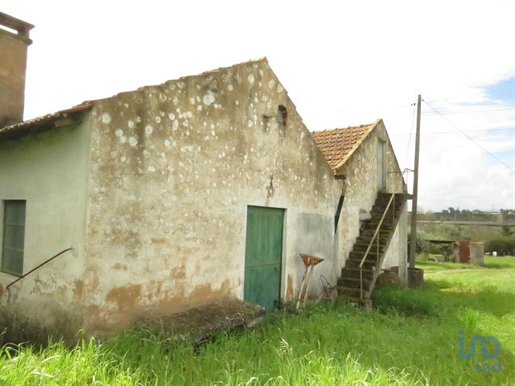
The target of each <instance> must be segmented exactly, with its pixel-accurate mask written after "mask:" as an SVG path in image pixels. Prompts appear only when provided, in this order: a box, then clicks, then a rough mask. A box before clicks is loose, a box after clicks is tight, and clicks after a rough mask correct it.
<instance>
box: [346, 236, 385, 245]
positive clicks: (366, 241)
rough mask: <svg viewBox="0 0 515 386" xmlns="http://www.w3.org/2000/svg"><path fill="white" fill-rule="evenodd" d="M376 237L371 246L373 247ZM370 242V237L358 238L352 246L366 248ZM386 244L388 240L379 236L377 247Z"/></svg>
mask: <svg viewBox="0 0 515 386" xmlns="http://www.w3.org/2000/svg"><path fill="white" fill-rule="evenodd" d="M377 239H378V238H377V237H376V238H375V239H374V241H373V242H372V244H373V245H374V246H375V245H376V244H377ZM370 241H372V237H366V236H359V237H358V238H357V239H356V243H355V244H354V245H356V244H357V245H366V246H368V245H369V244H370ZM387 243H388V238H386V237H385V236H384V235H381V236H380V237H379V245H380V246H385V245H386V244H387Z"/></svg>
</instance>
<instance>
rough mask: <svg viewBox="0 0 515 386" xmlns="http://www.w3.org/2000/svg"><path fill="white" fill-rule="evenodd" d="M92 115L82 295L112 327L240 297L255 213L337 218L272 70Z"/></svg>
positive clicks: (319, 159)
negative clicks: (271, 192) (281, 109)
mask: <svg viewBox="0 0 515 386" xmlns="http://www.w3.org/2000/svg"><path fill="white" fill-rule="evenodd" d="M278 105H283V106H286V108H287V110H288V124H287V125H281V124H279V123H278V122H277V121H276V119H275V118H274V117H275V114H277V108H278ZM91 114H92V118H91V122H92V127H91V152H90V164H91V166H90V183H89V187H88V191H89V209H88V222H87V226H86V230H87V245H86V263H85V264H86V267H85V275H87V277H88V278H87V279H85V280H84V281H85V288H84V296H85V297H87V299H85V304H87V305H89V306H93V305H97V306H99V307H100V308H101V309H103V310H104V311H102V313H101V315H100V316H99V317H100V319H101V320H105V321H107V322H106V323H108V324H109V325H114V324H116V323H117V320H123V318H126V317H129V318H133V317H137V316H138V315H139V314H141V313H147V312H150V311H151V312H159V310H160V309H161V308H163V309H166V310H168V311H173V312H177V310H182V309H186V308H189V307H192V306H193V304H197V303H199V304H200V303H205V302H206V301H208V300H209V299H217V298H219V297H222V296H234V297H235V296H241V293H242V286H243V280H242V277H241V273H242V271H243V269H242V265H243V264H244V243H245V224H246V217H245V216H246V208H247V205H260V206H267V205H270V206H275V207H281V208H288V209H289V210H290V211H307V212H311V213H323V214H324V215H330V216H332V215H334V210H335V206H336V204H337V202H338V197H339V187H338V186H337V185H338V184H335V183H334V181H333V180H332V172H331V169H330V168H329V166H328V165H327V163H326V162H325V160H324V159H323V156H322V153H321V152H320V151H319V150H318V148H317V147H316V145H315V144H314V142H313V140H312V138H311V136H310V134H309V131H308V130H307V129H306V128H305V126H304V125H303V123H302V119H301V118H300V116H298V114H297V113H296V111H295V106H294V105H293V103H292V102H291V101H290V100H289V98H288V97H287V95H286V92H285V90H284V89H283V87H282V85H281V84H280V83H279V81H278V80H277V79H276V77H275V75H274V74H273V72H272V71H271V70H269V68H268V64H267V63H265V62H263V63H249V64H245V65H239V66H235V67H233V68H229V69H223V70H221V71H214V72H212V73H205V74H201V75H199V76H195V77H188V78H183V79H179V80H175V81H169V82H166V83H165V84H163V85H160V86H150V87H145V88H142V89H140V90H138V91H136V92H129V93H122V94H118V95H117V96H115V97H112V98H108V99H105V100H100V101H96V102H95V106H94V108H93V110H92V112H91ZM264 116H268V117H270V118H266V119H264ZM271 174H273V175H274V185H275V186H276V193H275V196H274V198H273V200H272V199H268V198H267V191H266V186H267V184H268V183H269V182H270V176H271ZM290 229H291V228H290ZM291 231H293V232H294V231H295V230H294V229H291ZM295 239H296V238H295V237H289V238H287V240H295ZM290 243H291V242H290ZM292 251H293V246H292V245H290V244H288V245H287V246H286V248H285V255H286V258H287V259H289V258H290V256H291V255H292ZM124 266H126V267H127V269H126V270H125V269H122V267H124ZM285 267H286V268H285V269H289V267H290V265H288V263H287V264H286V265H285ZM106 272H109V275H110V277H109V279H108V280H105V279H104V278H105V276H104V275H105V274H106ZM98 278H101V280H100V282H99V280H98ZM288 280H289V279H288ZM294 284H295V283H294V282H293V280H291V281H290V282H289V283H288V285H287V286H283V287H284V290H285V295H286V293H289V295H287V296H292V294H293V292H294V288H293V287H294ZM134 286H140V287H137V288H139V290H138V291H139V292H138V291H136V290H135V288H136V287H134ZM130 288H133V290H130ZM127 291H128V292H127ZM131 291H132V292H131ZM92 310H93V309H92ZM149 310H150V311H149ZM93 322H95V321H94V320H93V321H92V323H93Z"/></svg>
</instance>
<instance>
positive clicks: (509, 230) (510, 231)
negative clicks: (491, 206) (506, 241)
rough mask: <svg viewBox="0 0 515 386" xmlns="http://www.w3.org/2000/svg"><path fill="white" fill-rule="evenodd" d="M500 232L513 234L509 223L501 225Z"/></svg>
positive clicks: (504, 234)
mask: <svg viewBox="0 0 515 386" xmlns="http://www.w3.org/2000/svg"><path fill="white" fill-rule="evenodd" d="M501 233H502V235H503V236H511V235H512V234H513V231H512V230H511V229H510V226H509V225H503V226H502V229H501Z"/></svg>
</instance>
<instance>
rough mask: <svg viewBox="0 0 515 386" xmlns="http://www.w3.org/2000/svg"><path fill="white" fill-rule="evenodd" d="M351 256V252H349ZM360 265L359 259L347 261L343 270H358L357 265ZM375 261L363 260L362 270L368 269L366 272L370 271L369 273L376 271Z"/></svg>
mask: <svg viewBox="0 0 515 386" xmlns="http://www.w3.org/2000/svg"><path fill="white" fill-rule="evenodd" d="M351 254H352V252H351ZM360 264H361V258H359V259H352V258H350V259H347V261H346V262H345V268H356V269H359V265H360ZM376 264H377V263H376V259H375V258H374V259H370V260H369V259H365V261H364V262H363V268H364V269H368V270H371V271H374V269H377V267H376Z"/></svg>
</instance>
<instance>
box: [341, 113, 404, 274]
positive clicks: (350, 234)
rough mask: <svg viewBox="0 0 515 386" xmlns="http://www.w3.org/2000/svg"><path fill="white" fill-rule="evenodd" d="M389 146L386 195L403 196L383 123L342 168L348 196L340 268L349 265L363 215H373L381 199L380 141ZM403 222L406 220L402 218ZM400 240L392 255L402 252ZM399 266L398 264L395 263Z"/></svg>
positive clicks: (393, 245) (394, 242)
mask: <svg viewBox="0 0 515 386" xmlns="http://www.w3.org/2000/svg"><path fill="white" fill-rule="evenodd" d="M379 140H381V141H384V142H385V143H386V154H385V161H386V162H385V165H386V172H387V174H386V192H389V193H393V192H396V193H401V192H403V191H404V190H403V189H404V180H403V178H402V174H401V171H400V169H399V166H398V163H397V161H396V158H395V154H394V152H393V148H392V146H391V142H390V140H389V138H388V134H387V132H386V128H385V127H384V124H383V123H382V121H380V122H379V123H378V125H377V126H376V128H375V129H374V130H372V131H371V132H370V134H369V135H368V137H367V138H366V139H365V140H364V141H363V142H362V144H361V145H360V146H359V148H358V149H357V150H356V151H355V152H354V154H353V155H352V156H351V158H350V159H349V160H348V161H347V162H346V164H345V165H344V167H343V168H342V173H343V174H344V175H345V176H346V177H347V179H346V180H345V184H346V193H345V201H344V205H343V208H342V213H341V217H340V222H339V225H338V234H339V240H338V256H339V264H340V268H341V267H343V266H344V265H345V260H346V259H347V258H348V257H349V253H350V252H351V251H352V247H353V245H354V243H355V241H356V238H357V237H358V236H359V229H360V225H361V223H360V220H359V212H360V210H364V211H366V212H369V211H370V210H371V209H372V206H373V205H374V202H375V200H376V198H377V193H378V188H377V142H378V141H379ZM401 220H402V219H401ZM397 238H398V237H394V241H392V244H391V248H390V253H394V252H393V251H395V253H398V252H399V248H398V243H397V241H396V240H397ZM392 265H397V264H392Z"/></svg>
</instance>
